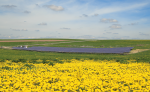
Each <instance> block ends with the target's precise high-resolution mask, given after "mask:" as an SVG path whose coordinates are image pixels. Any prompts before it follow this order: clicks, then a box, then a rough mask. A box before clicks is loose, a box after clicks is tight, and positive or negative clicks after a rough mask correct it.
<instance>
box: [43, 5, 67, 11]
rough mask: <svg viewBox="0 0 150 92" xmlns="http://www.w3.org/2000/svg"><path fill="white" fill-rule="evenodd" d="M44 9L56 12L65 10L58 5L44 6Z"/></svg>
mask: <svg viewBox="0 0 150 92" xmlns="http://www.w3.org/2000/svg"><path fill="white" fill-rule="evenodd" d="M44 7H47V8H50V9H52V10H54V11H63V10H64V8H63V7H62V6H56V5H44Z"/></svg>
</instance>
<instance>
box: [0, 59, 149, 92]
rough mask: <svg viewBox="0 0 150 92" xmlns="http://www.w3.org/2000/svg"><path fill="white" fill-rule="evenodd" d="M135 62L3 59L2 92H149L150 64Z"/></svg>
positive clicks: (0, 65) (0, 86)
mask: <svg viewBox="0 0 150 92" xmlns="http://www.w3.org/2000/svg"><path fill="white" fill-rule="evenodd" d="M132 61H134V60H129V64H121V63H119V62H116V61H115V60H111V61H107V60H103V61H101V60H97V61H94V60H75V59H72V60H71V62H70V63H67V62H65V60H63V62H65V63H63V64H59V63H56V64H55V65H54V66H50V65H48V64H42V63H40V64H33V63H28V65H32V66H31V69H29V68H27V67H26V66H25V64H26V63H21V62H20V63H14V62H11V61H6V62H0V92H149V90H150V64H148V63H135V62H132ZM4 66H5V68H4ZM6 68H9V69H6Z"/></svg>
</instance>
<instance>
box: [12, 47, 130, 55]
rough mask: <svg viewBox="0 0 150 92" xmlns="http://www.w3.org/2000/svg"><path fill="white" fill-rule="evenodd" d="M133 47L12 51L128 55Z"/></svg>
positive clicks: (34, 48)
mask: <svg viewBox="0 0 150 92" xmlns="http://www.w3.org/2000/svg"><path fill="white" fill-rule="evenodd" d="M132 48H133V47H120V48H65V47H29V48H21V47H13V48H12V49H18V50H29V51H50V52H73V53H120V54H121V53H128V52H130V51H131V49H132Z"/></svg>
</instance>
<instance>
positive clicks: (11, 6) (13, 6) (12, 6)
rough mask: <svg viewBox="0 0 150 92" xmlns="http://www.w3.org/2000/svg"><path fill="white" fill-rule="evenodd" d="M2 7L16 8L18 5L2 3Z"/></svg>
mask: <svg viewBox="0 0 150 92" xmlns="http://www.w3.org/2000/svg"><path fill="white" fill-rule="evenodd" d="M1 7H4V8H8V9H11V8H15V7H17V6H16V5H1Z"/></svg>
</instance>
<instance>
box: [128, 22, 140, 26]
mask: <svg viewBox="0 0 150 92" xmlns="http://www.w3.org/2000/svg"><path fill="white" fill-rule="evenodd" d="M137 24H138V22H135V23H130V24H129V25H132V26H133V25H137Z"/></svg>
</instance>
